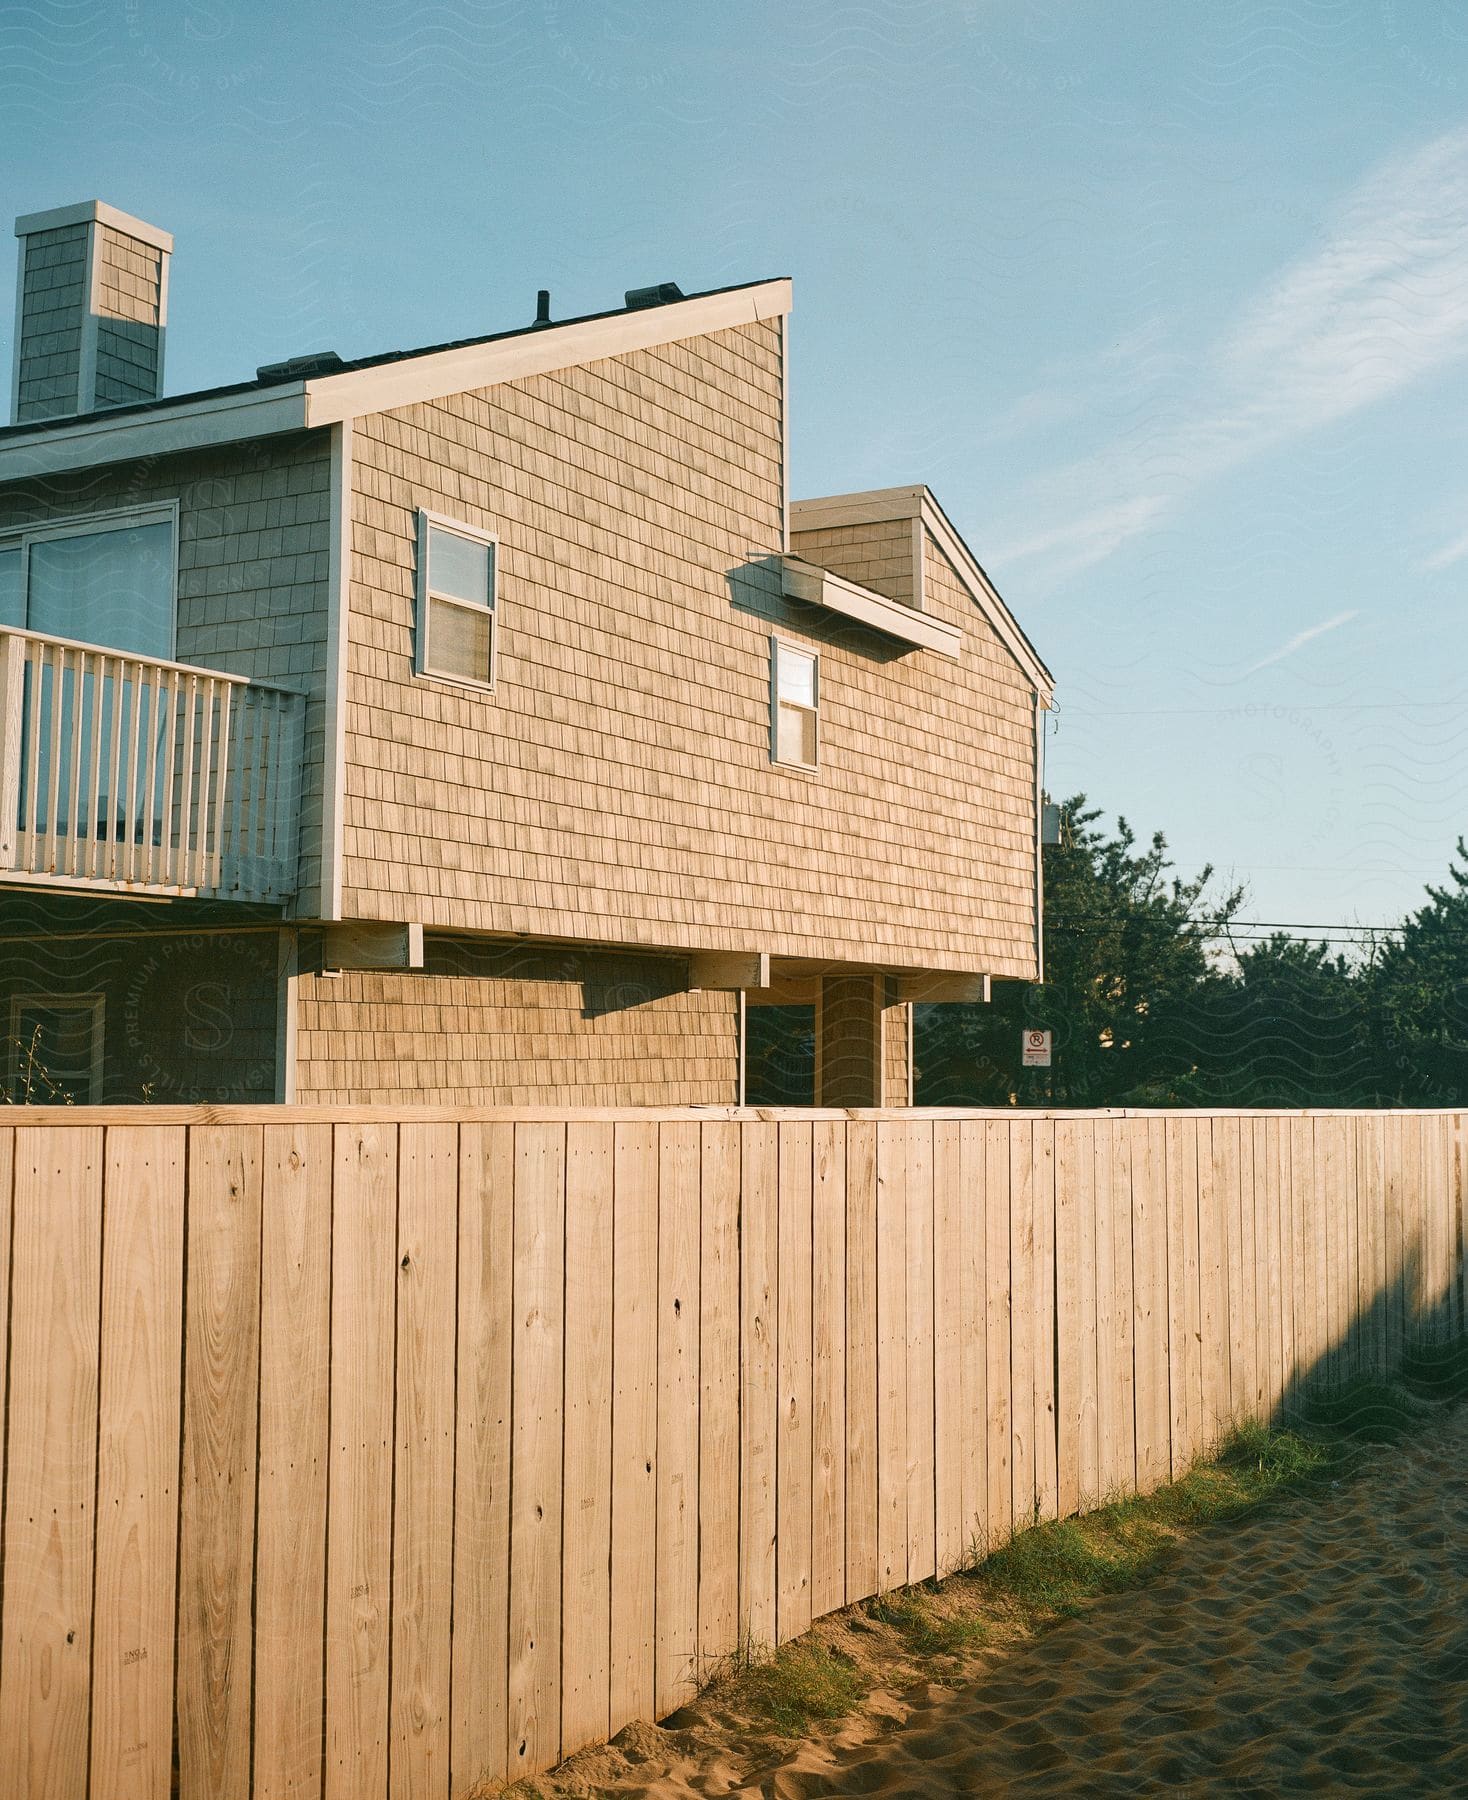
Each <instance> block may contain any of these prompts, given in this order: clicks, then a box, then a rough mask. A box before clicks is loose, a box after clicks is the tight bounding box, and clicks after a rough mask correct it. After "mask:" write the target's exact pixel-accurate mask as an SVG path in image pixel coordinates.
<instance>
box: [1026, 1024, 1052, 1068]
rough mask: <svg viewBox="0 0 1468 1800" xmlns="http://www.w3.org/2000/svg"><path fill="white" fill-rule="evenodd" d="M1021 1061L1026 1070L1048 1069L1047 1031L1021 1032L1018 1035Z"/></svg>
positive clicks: (1048, 1039) (1048, 1046)
mask: <svg viewBox="0 0 1468 1800" xmlns="http://www.w3.org/2000/svg"><path fill="white" fill-rule="evenodd" d="M1019 1035H1020V1053H1021V1061H1022V1062H1023V1065H1024V1067H1025V1068H1027V1069H1048V1068H1049V1067H1050V1033H1049V1032H1048V1031H1022V1032H1021V1033H1020V1034H1019Z"/></svg>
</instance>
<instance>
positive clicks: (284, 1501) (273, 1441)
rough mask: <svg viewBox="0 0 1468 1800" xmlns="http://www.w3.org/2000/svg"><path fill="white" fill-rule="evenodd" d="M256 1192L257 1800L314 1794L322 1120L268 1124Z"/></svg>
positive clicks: (326, 1181) (318, 1698)
mask: <svg viewBox="0 0 1468 1800" xmlns="http://www.w3.org/2000/svg"><path fill="white" fill-rule="evenodd" d="M263 1151H264V1169H263V1174H262V1180H261V1193H260V1499H259V1506H258V1517H259V1523H258V1534H259V1550H258V1553H257V1561H256V1569H255V1721H254V1734H255V1794H256V1800H284V1797H285V1796H287V1795H289V1796H292V1797H294V1796H297V1795H299V1796H302V1797H303V1800H305V1797H307V1796H313V1795H319V1794H320V1792H321V1731H322V1724H323V1720H324V1716H325V1699H326V1696H325V1692H324V1689H323V1686H322V1672H321V1648H322V1641H323V1633H324V1631H325V1628H326V1615H325V1607H326V1467H327V1456H328V1449H329V1445H330V1435H329V1427H328V1423H327V1417H328V1415H327V1408H328V1406H329V1404H330V1378H331V1127H330V1125H295V1124H292V1125H267V1126H266V1128H265V1138H264V1146H263Z"/></svg>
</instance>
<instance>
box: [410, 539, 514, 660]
mask: <svg viewBox="0 0 1468 1800" xmlns="http://www.w3.org/2000/svg"><path fill="white" fill-rule="evenodd" d="M494 640H495V540H494V538H493V537H491V536H490V535H489V533H488V532H484V531H479V530H476V529H475V528H474V527H473V526H472V525H458V524H453V523H450V522H449V521H447V520H444V519H438V518H435V517H434V516H433V515H432V514H430V513H420V514H419V525H418V632H417V667H418V672H419V674H420V675H438V676H442V677H443V678H444V679H445V680H448V681H461V682H465V683H470V684H472V685H473V686H475V687H491V686H493V684H494V653H495V642H494Z"/></svg>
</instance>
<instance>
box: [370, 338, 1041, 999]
mask: <svg viewBox="0 0 1468 1800" xmlns="http://www.w3.org/2000/svg"><path fill="white" fill-rule="evenodd" d="M781 346H782V333H781V330H780V328H779V325H778V323H760V324H751V325H745V326H740V327H736V328H732V329H729V330H725V331H718V332H713V333H709V334H707V335H704V336H699V337H695V338H691V339H689V340H687V341H684V342H680V343H676V344H670V345H665V346H662V347H660V348H657V349H652V350H645V351H637V352H633V353H629V354H626V355H622V356H616V357H611V358H608V359H606V360H603V361H599V362H594V363H591V364H588V365H586V366H583V367H579V368H572V369H566V370H562V371H559V372H557V373H554V374H549V375H541V376H535V377H532V378H528V379H525V380H517V381H510V382H505V383H503V384H500V385H497V386H495V387H493V388H489V389H485V390H483V391H480V392H476V393H466V394H459V395H456V396H451V397H449V398H447V399H443V400H436V401H432V402H429V403H425V404H422V405H414V406H405V407H400V408H397V409H395V410H393V411H390V412H384V413H379V414H376V415H373V416H368V417H364V418H359V419H358V420H356V421H355V424H354V429H353V549H354V555H353V564H352V582H351V614H350V632H349V669H350V688H349V694H348V702H347V713H346V734H347V736H346V799H345V833H344V880H343V913H344V915H345V916H346V917H356V918H363V919H416V920H420V921H421V922H422V923H423V924H424V925H425V926H426V927H428V928H430V929H438V930H446V931H457V932H464V931H471V932H486V933H494V934H501V935H506V936H507V935H510V934H523V935H524V936H527V937H532V938H537V939H558V940H571V941H576V940H580V941H582V942H592V943H602V944H617V945H636V946H642V947H647V948H650V949H658V950H665V951H670V950H697V949H714V950H725V949H758V950H765V951H768V952H769V953H770V954H771V955H773V956H775V957H777V958H781V957H783V958H803V959H816V960H818V961H821V962H826V963H838V964H841V963H844V964H846V965H848V966H850V965H860V966H865V967H868V968H880V967H883V966H886V967H888V968H896V969H903V968H906V969H923V968H929V969H941V970H950V971H961V972H974V973H989V974H993V975H998V976H1010V977H1017V978H1022V979H1023V978H1031V979H1032V978H1033V977H1034V975H1035V973H1036V970H1037V960H1038V959H1037V946H1036V942H1035V856H1036V850H1035V841H1034V840H1035V829H1034V816H1035V797H1034V753H1035V743H1034V731H1035V725H1034V699H1033V690H1032V687H1031V685H1030V683H1029V681H1028V679H1027V678H1026V676H1025V675H1024V674H1023V672H1022V671H1021V670H1020V669H1019V667H1018V666H1017V665H1016V664H1015V662H1014V661H1013V659H1012V658H1011V657H1010V656H1009V654H1008V652H1007V651H1006V650H1005V649H1004V648H1003V646H1002V645H1001V644H1000V642H999V640H998V638H997V636H996V635H995V634H994V632H993V631H992V629H991V627H990V626H989V625H988V624H987V622H986V620H985V618H984V616H983V614H982V613H981V612H980V611H979V609H978V608H977V606H976V605H975V604H974V602H973V600H972V599H971V597H970V596H969V594H968V593H967V592H966V591H964V590H963V589H962V588H961V587H960V585H959V584H958V582H957V581H956V579H951V578H949V577H951V571H950V572H949V577H945V576H944V575H943V573H942V572H941V571H936V572H935V573H934V575H933V578H932V579H931V581H930V582H929V592H928V595H927V610H929V611H930V612H931V613H933V614H934V615H935V616H936V617H938V618H940V619H942V620H943V621H945V622H946V623H949V624H952V625H956V626H958V627H959V628H960V630H961V631H962V633H963V650H962V655H961V657H960V659H959V660H958V661H957V662H954V661H951V660H950V659H948V658H946V657H942V656H938V655H936V654H933V653H931V652H927V651H903V650H902V649H901V648H900V647H899V646H898V645H897V644H896V643H894V642H893V640H892V639H890V638H887V637H883V636H881V635H880V634H878V633H877V632H875V631H873V630H870V629H868V628H866V627H863V626H859V625H855V624H853V623H851V622H850V621H848V620H845V619H842V618H839V617H836V616H834V615H832V614H830V613H827V612H824V611H822V610H821V609H819V608H816V607H813V606H807V605H804V604H803V603H801V602H799V601H794V600H786V599H784V598H783V597H782V595H781V570H780V566H779V561H778V551H779V547H780V544H781V541H782V517H781V514H782V504H783V482H784V471H783V465H782V456H783V450H782V442H783V421H782V416H781V414H782V385H783V384H782V368H781ZM420 507H421V508H424V509H427V510H428V511H431V512H435V513H439V514H443V515H446V516H448V517H450V518H455V519H459V520H462V521H463V522H464V523H465V524H467V525H470V526H473V527H475V528H478V529H480V530H484V531H490V532H493V533H495V534H496V535H497V537H498V540H499V613H498V627H497V629H498V632H499V649H498V671H497V685H496V689H495V691H494V692H493V693H485V692H478V691H473V690H468V689H465V688H461V687H455V686H453V685H452V684H450V683H447V682H443V681H437V680H433V679H423V678H419V677H416V676H415V675H414V674H413V630H414V592H415V561H416V542H415V540H416V514H417V510H418V509H419V508H420ZM884 529H885V532H886V539H887V540H893V531H892V529H891V528H884ZM897 533H898V535H899V536H901V535H903V534H905V542H906V546H907V548H906V556H907V568H908V570H909V575H908V577H907V581H908V590H909V592H910V589H911V575H910V570H911V565H912V548H911V546H912V542H913V526H912V522H911V520H910V519H909V520H907V521H906V522H904V523H903V524H901V525H900V526H899V527H897ZM876 535H877V537H879V538H880V537H881V536H882V534H881V533H878V534H876ZM797 547H798V548H805V547H804V546H797ZM876 548H877V549H879V550H880V552H881V560H882V562H883V565H884V567H885V566H886V565H888V564H890V565H891V568H890V569H889V570H888V573H887V575H884V576H882V577H881V579H884V580H886V579H890V580H891V582H892V584H893V589H894V592H896V591H898V590H900V589H901V586H902V583H901V580H900V579H898V576H897V574H895V573H894V571H895V570H896V566H897V564H898V563H899V561H900V551H899V547H898V545H897V544H896V542H895V541H886V542H883V543H881V544H880V545H877V546H876ZM805 553H806V554H809V555H812V556H816V555H819V556H821V557H822V558H823V559H824V555H825V552H824V550H823V549H822V547H821V546H819V545H811V546H809V548H808V549H806V550H805ZM772 631H775V632H778V633H779V634H780V635H781V636H782V637H784V638H786V639H788V640H789V641H790V642H792V643H794V644H796V645H798V646H803V647H806V648H809V649H813V650H816V651H818V652H819V653H820V656H821V669H820V689H821V706H820V766H819V768H818V769H817V770H816V771H815V772H813V773H812V772H805V771H801V770H796V769H792V768H788V767H783V766H778V765H773V764H772V763H771V760H770V690H769V680H770V634H771V632H772Z"/></svg>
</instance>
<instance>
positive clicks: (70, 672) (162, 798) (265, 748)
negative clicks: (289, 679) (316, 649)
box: [0, 630, 305, 903]
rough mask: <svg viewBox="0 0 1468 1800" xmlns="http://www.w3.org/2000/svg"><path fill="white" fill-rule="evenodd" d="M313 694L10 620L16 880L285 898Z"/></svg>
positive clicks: (9, 800)
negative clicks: (20, 627) (21, 627)
mask: <svg viewBox="0 0 1468 1800" xmlns="http://www.w3.org/2000/svg"><path fill="white" fill-rule="evenodd" d="M304 715H305V698H304V696H303V695H301V694H299V693H294V692H292V691H291V690H289V689H287V688H280V687H273V686H270V685H269V684H267V683H263V682H258V681H249V680H246V679H245V678H244V677H242V676H237V675H224V674H220V673H218V672H216V671H214V670H208V669H197V668H192V667H190V666H189V665H187V664H185V663H173V662H161V661H158V660H156V659H155V658H152V657H146V656H136V655H133V654H131V653H130V652H125V651H119V650H105V649H100V648H98V647H97V646H96V645H93V644H80V643H73V642H71V641H70V640H68V639H65V638H56V637H46V636H43V635H41V634H39V633H36V632H29V631H16V630H0V882H3V881H8V882H11V883H13V884H16V885H19V886H34V887H39V886H56V887H61V888H71V889H88V890H104V891H109V892H121V893H136V894H141V895H157V896H169V897H178V896H198V897H201V898H211V899H219V900H239V901H264V902H274V903H283V902H285V901H287V900H289V899H291V898H292V897H293V895H294V893H295V889H296V846H297V829H298V817H299V811H300V806H299V797H300V795H299V784H300V769H301V757H302V749H303V730H304Z"/></svg>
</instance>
